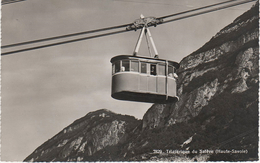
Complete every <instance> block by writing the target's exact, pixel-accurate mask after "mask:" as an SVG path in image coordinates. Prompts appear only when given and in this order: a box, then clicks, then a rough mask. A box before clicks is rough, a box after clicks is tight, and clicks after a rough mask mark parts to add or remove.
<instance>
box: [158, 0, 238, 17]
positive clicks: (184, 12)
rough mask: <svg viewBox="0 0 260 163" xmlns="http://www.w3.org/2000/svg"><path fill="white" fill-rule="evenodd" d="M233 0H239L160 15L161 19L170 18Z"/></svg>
mask: <svg viewBox="0 0 260 163" xmlns="http://www.w3.org/2000/svg"><path fill="white" fill-rule="evenodd" d="M233 1H237V0H229V1H225V2H221V3H216V4H213V5H208V6H203V7H200V8H195V9H192V10H187V11H183V12H179V13H176V14H171V15H166V16H162V17H159V19H165V18H169V17H173V16H177V15H181V14H186V13H189V12H193V11H198V10H202V9H205V8H209V7H214V6H218V5H222V4H225V3H230V2H233Z"/></svg>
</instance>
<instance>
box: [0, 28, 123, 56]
mask: <svg viewBox="0 0 260 163" xmlns="http://www.w3.org/2000/svg"><path fill="white" fill-rule="evenodd" d="M124 32H128V31H126V30H121V31H116V32H110V33H105V34H100V35H95V36H89V37H83V38H79V39H74V40H69V41H63V42H57V43H53V44H47V45H42V46H36V47H32V48H25V49H20V50H15V51H10V52H5V53H2V54H1V55H2V56H3V55H9V54H13V53H19V52H24V51H30V50H36V49H42V48H47V47H51V46H57V45H61V44H68V43H72V42H78V41H82V40H88V39H93V38H97V37H103V36H109V35H114V34H118V33H124Z"/></svg>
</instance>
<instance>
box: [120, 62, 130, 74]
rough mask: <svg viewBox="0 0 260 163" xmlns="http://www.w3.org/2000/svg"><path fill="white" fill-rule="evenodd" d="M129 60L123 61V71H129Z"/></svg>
mask: <svg viewBox="0 0 260 163" xmlns="http://www.w3.org/2000/svg"><path fill="white" fill-rule="evenodd" d="M129 67H130V66H129V60H122V67H121V71H122V72H123V71H129Z"/></svg>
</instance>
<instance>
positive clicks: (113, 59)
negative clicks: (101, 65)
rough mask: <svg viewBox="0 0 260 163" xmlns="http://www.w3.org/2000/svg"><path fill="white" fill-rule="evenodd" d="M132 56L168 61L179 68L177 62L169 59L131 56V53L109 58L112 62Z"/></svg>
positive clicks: (131, 57)
mask: <svg viewBox="0 0 260 163" xmlns="http://www.w3.org/2000/svg"><path fill="white" fill-rule="evenodd" d="M133 58H142V59H149V60H159V61H168V62H169V64H170V65H172V66H174V67H175V68H177V69H178V68H179V67H180V65H179V63H178V62H174V61H170V60H167V59H159V58H150V57H143V56H133V55H117V56H115V57H113V58H111V60H110V62H111V63H113V62H115V61H117V60H122V59H133Z"/></svg>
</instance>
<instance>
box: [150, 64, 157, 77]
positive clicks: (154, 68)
mask: <svg viewBox="0 0 260 163" xmlns="http://www.w3.org/2000/svg"><path fill="white" fill-rule="evenodd" d="M150 74H151V75H156V64H151V70H150Z"/></svg>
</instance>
